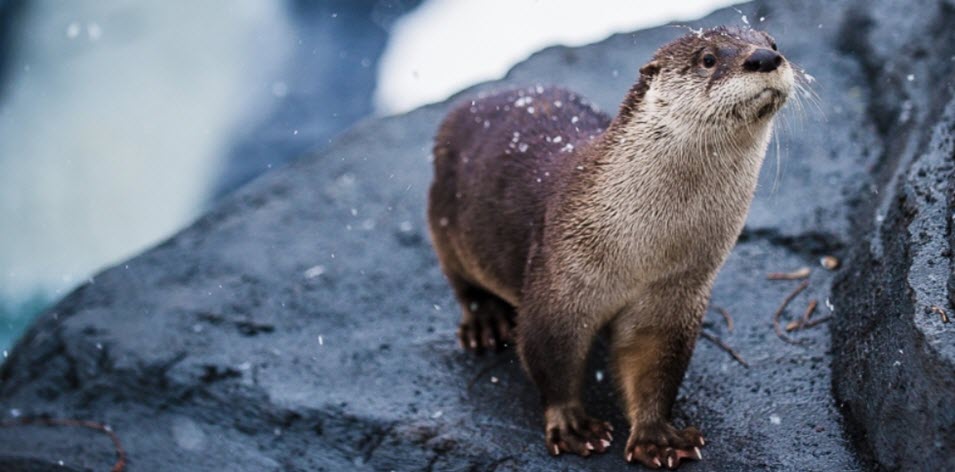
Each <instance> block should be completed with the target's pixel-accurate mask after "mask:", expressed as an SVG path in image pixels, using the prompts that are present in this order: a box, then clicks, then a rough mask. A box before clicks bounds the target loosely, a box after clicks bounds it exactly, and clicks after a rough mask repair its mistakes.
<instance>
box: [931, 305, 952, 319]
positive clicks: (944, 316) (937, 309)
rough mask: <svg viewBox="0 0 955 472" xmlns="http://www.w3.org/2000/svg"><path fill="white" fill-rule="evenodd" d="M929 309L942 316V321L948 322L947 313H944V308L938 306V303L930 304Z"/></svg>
mask: <svg viewBox="0 0 955 472" xmlns="http://www.w3.org/2000/svg"><path fill="white" fill-rule="evenodd" d="M931 310H932V313H938V316H940V317H941V318H942V323H948V322H949V319H948V313H945V309H944V308H942V307H940V306H938V305H932V308H931Z"/></svg>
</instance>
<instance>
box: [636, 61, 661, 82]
mask: <svg viewBox="0 0 955 472" xmlns="http://www.w3.org/2000/svg"><path fill="white" fill-rule="evenodd" d="M658 72H660V63H659V62H657V61H650V62H648V63H647V64H646V65H645V66H643V67H641V68H640V77H642V78H646V79H649V78H651V77H653V76H655V75H657V73H658Z"/></svg>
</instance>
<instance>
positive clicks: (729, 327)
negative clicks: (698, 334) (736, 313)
mask: <svg viewBox="0 0 955 472" xmlns="http://www.w3.org/2000/svg"><path fill="white" fill-rule="evenodd" d="M714 308H716V312H717V313H719V314H720V315H722V316H723V320H724V321H726V330H727V331H729V332H731V333H732V332H733V317H732V316H730V312H728V311H726V309H725V308H723V307H719V306H718V307H714Z"/></svg>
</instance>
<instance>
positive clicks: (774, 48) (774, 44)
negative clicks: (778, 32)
mask: <svg viewBox="0 0 955 472" xmlns="http://www.w3.org/2000/svg"><path fill="white" fill-rule="evenodd" d="M771 47H772V48H773V51H778V50H779V49H776V41H773V44H772V45H771Z"/></svg>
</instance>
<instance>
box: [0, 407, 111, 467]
mask: <svg viewBox="0 0 955 472" xmlns="http://www.w3.org/2000/svg"><path fill="white" fill-rule="evenodd" d="M29 425H39V426H75V427H79V428H87V429H92V430H94V431H99V432H101V433H103V434H105V435H107V436H109V439H110V441H113V447H114V448H115V449H116V462H115V463H114V464H113V468H112V469H110V471H111V472H123V470H125V469H126V451H125V450H124V449H123V445H122V443H121V442H120V441H119V436H117V435H116V433H114V432H113V429H112V428H110V427H109V426H108V425H105V424H103V423H97V422H95V421H88V420H74V419H62V418H31V417H24V418H16V419H12V420H4V421H0V428H10V427H14V426H29Z"/></svg>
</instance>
